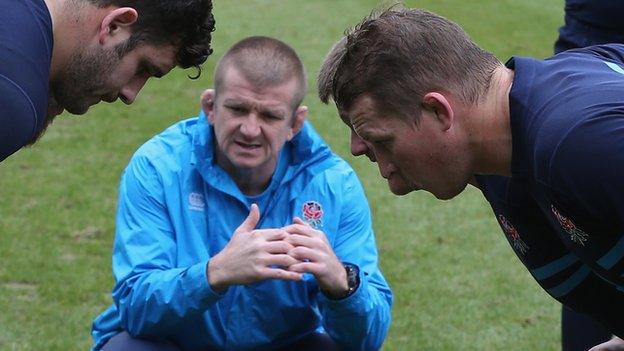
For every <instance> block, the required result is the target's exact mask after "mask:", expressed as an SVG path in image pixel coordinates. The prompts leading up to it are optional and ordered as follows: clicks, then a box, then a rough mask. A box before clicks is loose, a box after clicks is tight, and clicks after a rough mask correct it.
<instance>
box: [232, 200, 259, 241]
mask: <svg viewBox="0 0 624 351" xmlns="http://www.w3.org/2000/svg"><path fill="white" fill-rule="evenodd" d="M258 221H260V210H259V209H258V205H256V204H251V209H250V210H249V214H248V215H247V218H245V220H244V221H243V223H241V224H240V225H239V226H238V228H236V230H235V231H234V233H235V234H236V233H244V232H250V231H252V230H254V229H255V228H256V225H258Z"/></svg>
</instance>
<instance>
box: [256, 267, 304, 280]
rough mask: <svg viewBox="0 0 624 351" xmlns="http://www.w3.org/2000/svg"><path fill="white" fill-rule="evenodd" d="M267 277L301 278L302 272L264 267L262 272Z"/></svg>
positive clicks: (282, 278)
mask: <svg viewBox="0 0 624 351" xmlns="http://www.w3.org/2000/svg"><path fill="white" fill-rule="evenodd" d="M260 273H261V274H262V276H263V277H265V278H266V279H280V280H294V281H298V280H301V277H302V274H301V273H297V272H291V271H287V270H284V269H281V268H270V267H266V268H263V269H262V270H261V272H260Z"/></svg>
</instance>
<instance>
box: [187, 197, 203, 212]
mask: <svg viewBox="0 0 624 351" xmlns="http://www.w3.org/2000/svg"><path fill="white" fill-rule="evenodd" d="M204 207H206V202H205V201H204V195H202V194H200V193H190V194H189V210H193V211H203V210H204Z"/></svg>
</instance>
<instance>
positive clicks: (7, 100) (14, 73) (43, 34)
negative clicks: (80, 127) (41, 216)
mask: <svg viewBox="0 0 624 351" xmlns="http://www.w3.org/2000/svg"><path fill="white" fill-rule="evenodd" d="M0 9H1V11H0V101H1V102H0V161H2V160H4V159H5V158H7V157H8V156H10V155H11V154H13V153H14V152H15V151H17V150H19V149H20V148H21V147H22V146H24V145H26V144H28V143H29V142H31V141H32V140H33V139H34V137H35V136H36V135H37V134H38V132H39V131H40V130H41V129H42V128H43V126H44V121H45V118H46V115H47V110H48V86H49V76H50V63H51V61H52V44H53V37H52V19H51V17H50V13H49V11H48V8H47V6H46V4H45V2H44V1H43V0H0Z"/></svg>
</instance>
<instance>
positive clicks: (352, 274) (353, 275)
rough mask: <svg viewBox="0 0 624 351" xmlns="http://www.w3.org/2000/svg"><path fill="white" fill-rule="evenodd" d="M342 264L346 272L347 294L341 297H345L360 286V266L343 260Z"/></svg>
mask: <svg viewBox="0 0 624 351" xmlns="http://www.w3.org/2000/svg"><path fill="white" fill-rule="evenodd" d="M342 265H343V266H344V268H345V271H346V272H347V286H348V290H347V294H346V295H345V296H344V297H343V298H347V297H349V296H351V295H353V293H354V292H355V291H356V290H357V289H358V287H360V267H358V266H357V265H355V264H353V263H348V262H343V263H342Z"/></svg>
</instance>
